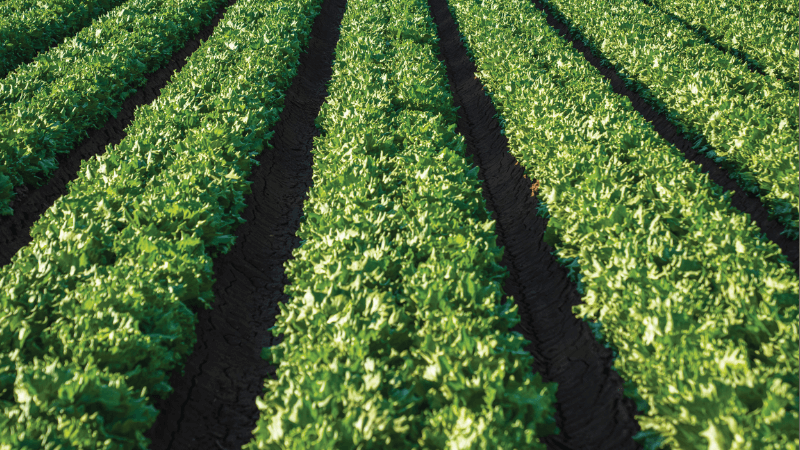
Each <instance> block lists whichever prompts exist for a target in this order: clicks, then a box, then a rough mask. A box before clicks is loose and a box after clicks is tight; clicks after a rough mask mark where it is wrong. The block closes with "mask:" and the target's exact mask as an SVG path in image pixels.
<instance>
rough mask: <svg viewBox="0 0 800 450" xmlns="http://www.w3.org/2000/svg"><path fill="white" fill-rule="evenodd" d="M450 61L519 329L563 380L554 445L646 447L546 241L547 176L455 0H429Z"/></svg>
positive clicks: (543, 369)
mask: <svg viewBox="0 0 800 450" xmlns="http://www.w3.org/2000/svg"><path fill="white" fill-rule="evenodd" d="M429 4H430V6H431V11H432V13H433V17H434V22H435V23H436V25H437V27H438V31H439V37H440V39H441V40H440V42H439V45H440V48H441V51H442V55H443V57H444V61H445V63H446V65H447V73H448V78H449V81H450V86H451V89H452V91H453V96H454V100H455V104H456V105H457V106H459V107H460V109H459V121H458V131H459V132H460V133H462V134H463V135H464V137H465V138H466V141H467V151H468V153H469V154H471V155H472V156H473V158H474V160H475V162H476V163H477V164H478V166H479V167H480V169H479V176H480V177H481V179H482V180H483V193H484V197H485V198H486V202H487V205H488V208H489V209H490V210H491V211H492V214H493V217H494V219H495V220H496V221H497V222H496V223H497V225H496V229H497V235H498V244H499V245H501V246H503V247H504V248H505V252H504V255H503V261H502V263H503V264H504V265H505V266H506V267H507V268H508V270H509V272H510V276H509V278H508V279H507V280H506V283H505V285H504V289H505V292H506V294H507V295H509V296H513V298H514V301H515V302H516V304H517V305H518V308H519V313H520V317H521V322H520V324H518V325H517V327H515V331H519V332H520V333H522V335H523V336H524V337H525V338H526V339H528V340H529V341H531V344H530V345H529V346H528V347H527V348H526V350H527V351H529V352H531V354H533V356H534V367H533V370H534V371H535V372H539V373H541V374H542V377H543V378H544V379H545V380H547V381H555V382H557V383H558V389H557V391H556V399H557V404H556V409H557V413H556V423H557V425H558V427H559V429H560V434H559V435H554V436H550V437H547V438H544V439H543V441H544V442H545V443H546V444H547V446H548V448H549V449H552V450H556V449H557V450H562V449H587V450H588V449H591V450H602V449H609V450H612V449H613V450H626V449H638V448H641V446H639V445H638V444H637V443H636V442H634V441H633V439H632V436H633V435H634V434H636V433H637V432H638V431H639V430H640V428H639V425H638V423H637V422H636V420H635V419H634V415H635V414H636V406H635V404H634V402H633V401H632V400H629V399H627V398H625V397H624V396H623V394H622V392H623V381H622V379H621V378H620V376H619V374H617V372H615V371H613V370H612V369H611V359H612V355H611V351H610V350H608V349H606V348H605V347H603V346H602V345H601V344H600V343H599V342H597V341H596V340H595V339H594V337H593V335H592V333H591V330H590V329H589V327H588V325H587V324H586V323H584V322H583V321H582V320H579V319H577V318H576V317H575V316H574V315H573V314H572V306H573V305H576V304H578V303H579V302H580V301H581V299H580V296H579V294H578V293H577V290H576V286H575V285H574V283H572V282H570V281H569V280H568V279H567V271H566V270H565V269H564V268H563V267H561V266H560V265H559V264H558V262H557V261H556V259H555V258H554V257H553V256H552V254H551V252H553V251H554V249H553V248H552V247H551V246H549V245H547V244H545V243H544V241H543V239H542V238H543V236H544V230H545V227H546V225H547V220H546V219H544V218H542V217H539V216H537V214H536V206H537V199H536V197H535V191H536V189H537V188H538V183H534V182H532V181H531V180H530V179H528V178H527V177H526V176H525V174H524V171H523V169H522V167H521V166H519V165H518V163H517V161H516V159H515V158H514V157H513V156H512V155H511V154H510V153H509V150H508V141H507V139H506V137H505V136H503V135H501V134H500V124H499V123H498V121H497V119H495V118H494V115H495V108H494V105H493V104H492V102H491V100H490V99H489V97H488V96H487V95H486V94H485V93H484V91H483V86H482V84H481V82H480V81H479V80H478V79H477V78H476V77H475V75H474V74H475V72H476V68H475V65H474V63H473V62H472V61H470V59H469V57H468V56H467V52H466V49H465V48H464V46H463V45H462V44H461V41H460V35H459V31H458V27H457V25H456V24H455V22H454V21H453V18H452V16H451V14H450V12H449V10H448V8H447V4H446V0H429Z"/></svg>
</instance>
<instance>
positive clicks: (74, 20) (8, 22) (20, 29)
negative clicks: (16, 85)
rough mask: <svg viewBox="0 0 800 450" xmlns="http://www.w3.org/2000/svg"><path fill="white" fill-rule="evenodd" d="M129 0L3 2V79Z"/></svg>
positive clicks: (0, 10)
mask: <svg viewBox="0 0 800 450" xmlns="http://www.w3.org/2000/svg"><path fill="white" fill-rule="evenodd" d="M125 1H126V0H90V1H88V2H87V1H85V0H39V1H31V0H10V1H7V2H5V3H3V4H0V43H2V45H0V78H3V77H5V76H6V75H8V73H9V72H10V71H12V70H14V68H16V67H17V66H18V65H19V64H21V63H24V62H25V61H28V60H30V59H31V58H33V57H34V56H36V55H37V54H38V53H39V52H41V51H43V50H46V49H48V48H49V47H50V46H51V45H52V44H54V43H57V42H59V41H61V40H62V39H64V38H65V37H66V36H69V35H71V34H74V33H75V32H77V31H78V30H80V29H81V28H83V27H85V26H87V25H88V24H90V23H91V22H92V20H94V19H95V18H96V17H99V16H100V15H101V14H103V13H105V12H107V11H109V10H111V9H112V8H114V7H116V6H118V5H120V4H122V3H123V2H125Z"/></svg>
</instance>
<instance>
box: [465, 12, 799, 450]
mask: <svg viewBox="0 0 800 450" xmlns="http://www.w3.org/2000/svg"><path fill="white" fill-rule="evenodd" d="M559 1H560V0H559ZM449 4H450V6H451V11H452V12H453V14H454V17H456V18H457V21H458V23H459V27H460V30H461V33H462V34H463V36H464V37H465V42H466V45H467V46H468V48H469V49H470V51H471V53H472V56H473V57H474V59H475V62H476V65H477V67H478V70H479V73H478V74H477V75H478V76H479V78H480V79H481V80H482V81H483V83H484V84H485V85H486V86H487V88H488V90H489V92H490V93H491V96H492V99H493V101H494V103H495V105H496V106H497V108H498V112H499V115H500V120H501V123H502V125H503V128H504V132H505V134H506V136H507V137H508V139H509V143H510V147H511V151H512V153H513V154H514V155H515V156H516V158H517V160H519V161H520V164H522V166H523V167H524V168H525V170H526V172H527V174H528V176H529V177H530V178H531V179H536V180H538V181H539V183H540V186H541V188H540V192H541V199H542V202H543V208H542V212H543V213H544V214H549V217H550V220H549V223H548V230H547V232H546V234H545V239H546V240H548V241H550V242H551V243H552V244H553V245H554V246H555V247H556V249H557V255H558V256H559V257H560V258H561V261H562V262H563V263H564V264H565V265H566V266H567V268H568V269H569V270H570V272H571V273H572V274H573V276H574V278H575V279H576V281H578V286H579V290H580V291H581V292H582V293H583V301H584V303H583V304H582V305H580V306H578V307H576V309H575V312H576V313H578V314H579V315H580V316H582V317H583V318H585V319H588V320H591V321H592V322H593V323H592V327H593V328H594V329H595V331H596V332H597V335H598V337H599V338H601V339H603V340H604V341H605V342H606V343H607V344H608V345H609V346H611V348H612V349H614V350H616V351H617V352H618V356H617V358H616V360H615V362H614V367H615V369H616V370H618V371H619V372H620V374H621V376H622V378H623V379H625V380H628V381H629V384H628V388H627V390H626V391H627V392H626V394H627V395H630V396H632V397H634V398H635V399H637V401H638V405H639V408H640V410H642V411H644V412H645V414H644V415H641V416H637V420H638V422H639V424H640V425H641V427H642V429H643V432H642V433H641V434H640V435H639V436H638V438H639V439H641V440H642V441H643V442H644V443H645V444H646V448H655V447H656V446H658V445H659V443H660V444H663V445H664V446H668V448H671V449H673V450H678V449H682V450H688V449H693V450H694V449H698V448H714V449H723V448H724V449H740V450H745V449H748V450H749V449H752V450H755V449H762V450H763V449H769V450H779V449H797V448H798V429H797V421H798V379H797V372H798V344H799V342H798V341H800V339H799V338H798V304H797V298H798V279H797V276H796V275H795V274H794V272H793V270H792V267H791V265H789V264H788V262H787V261H786V258H785V256H783V255H782V254H781V252H780V250H779V249H778V247H777V246H776V245H775V244H773V243H771V242H769V241H767V240H766V239H765V238H764V237H763V236H761V235H760V233H759V230H758V228H757V227H756V226H755V225H754V224H753V223H752V222H751V221H750V219H749V218H748V217H747V216H746V215H744V214H742V213H740V212H739V211H738V210H736V209H734V208H733V207H732V206H731V205H730V200H729V198H728V197H727V196H725V195H722V192H721V189H720V188H719V186H716V185H714V184H713V183H712V182H710V181H709V180H708V177H707V176H706V175H704V174H701V173H700V171H699V170H698V167H697V166H694V165H693V164H691V163H688V162H687V161H685V159H684V158H683V157H682V153H681V152H680V151H679V150H677V149H676V148H675V147H673V146H671V145H668V144H667V143H666V142H665V141H664V140H663V139H661V138H660V137H659V136H658V135H657V134H656V133H655V131H654V130H653V129H652V126H651V125H650V124H648V123H647V122H645V121H644V119H643V118H642V117H641V116H639V115H638V114H637V113H636V111H635V110H634V109H633V108H632V106H631V104H630V102H629V101H628V100H627V99H626V98H624V97H621V96H619V95H616V94H615V93H614V92H613V91H612V89H611V86H610V85H609V83H608V82H607V81H606V80H604V79H603V77H602V76H601V75H600V74H599V73H598V72H597V71H596V70H595V69H594V68H593V67H592V66H591V65H590V64H589V63H588V62H587V61H586V60H585V58H583V56H582V55H581V54H580V53H578V52H577V51H576V50H575V49H574V48H572V46H571V45H570V44H569V43H567V42H566V41H565V40H563V39H561V38H560V37H559V36H558V35H557V34H556V32H555V31H554V30H553V29H552V28H550V27H549V26H548V25H547V22H546V20H545V16H544V14H543V13H542V12H541V11H539V10H537V9H536V8H535V7H534V6H533V5H531V2H530V1H529V0H482V1H475V0H449ZM577 4H578V3H577V2H576V3H575V5H576V7H577ZM581 11H582V12H581V17H589V16H591V14H590V13H592V12H593V11H597V14H600V13H601V12H602V11H603V10H602V9H597V10H594V9H586V8H585V7H584V8H583V9H582V10H581ZM795 177H796V174H795ZM662 448H664V447H662Z"/></svg>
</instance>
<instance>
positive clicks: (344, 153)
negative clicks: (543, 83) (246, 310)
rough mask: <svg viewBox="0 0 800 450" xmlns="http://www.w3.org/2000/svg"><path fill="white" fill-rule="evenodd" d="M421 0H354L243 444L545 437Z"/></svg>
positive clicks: (473, 442) (498, 443)
mask: <svg viewBox="0 0 800 450" xmlns="http://www.w3.org/2000/svg"><path fill="white" fill-rule="evenodd" d="M434 36H435V26H434V25H433V23H432V19H431V18H430V17H429V12H428V7H427V5H426V2H425V1H424V0H389V1H381V2H376V1H373V0H349V1H348V2H347V11H346V13H345V15H344V18H343V22H342V27H341V38H340V41H339V42H338V44H337V47H336V62H335V63H334V67H333V70H334V74H333V79H332V81H331V84H330V86H329V88H328V92H329V96H328V98H327V100H326V102H325V104H324V105H323V108H322V111H321V113H320V116H319V117H318V125H319V126H320V128H321V129H322V131H323V136H322V137H321V138H318V139H317V140H316V142H315V146H314V186H313V187H312V188H311V190H310V192H309V199H308V201H307V202H306V204H305V207H304V214H305V220H304V222H303V223H302V224H301V226H300V230H299V232H298V235H299V237H300V238H301V239H302V245H301V247H300V248H299V249H297V250H296V251H295V253H294V259H292V260H290V261H289V262H288V263H287V271H288V276H289V280H290V282H291V284H290V285H289V286H288V287H287V293H288V294H289V295H290V296H291V298H290V300H289V301H288V303H287V304H285V305H284V304H281V314H280V315H279V316H278V318H277V324H276V326H275V330H274V331H275V333H276V334H281V333H282V334H283V335H284V339H283V342H282V343H281V344H279V345H277V346H275V347H272V348H271V349H268V350H267V351H266V355H268V356H271V357H272V358H273V359H274V360H275V361H277V362H279V363H280V365H279V367H278V371H277V380H268V381H267V387H266V393H265V395H264V397H263V398H261V399H259V401H258V406H259V408H260V409H261V414H262V415H261V419H260V420H259V422H258V427H257V429H256V430H255V432H254V439H253V440H252V441H251V443H250V444H249V445H248V446H247V447H246V448H248V449H250V450H255V449H301V448H302V449H386V448H392V449H398V450H399V449H419V448H425V449H445V448H448V449H485V450H494V449H507V450H511V449H520V448H526V449H544V448H545V447H544V445H543V444H542V443H541V442H540V441H539V438H540V437H542V436H545V435H547V434H551V433H553V432H555V431H556V428H555V419H554V417H553V415H554V412H555V409H554V406H553V404H554V402H555V385H554V384H551V383H547V384H546V383H543V382H542V380H541V378H540V376H539V375H538V374H536V375H533V374H532V373H531V365H532V358H531V356H530V355H529V354H528V353H527V352H525V351H523V350H522V346H523V343H524V339H523V338H522V337H521V336H520V335H519V334H518V333H513V332H510V331H509V329H510V327H511V326H513V325H514V324H515V323H516V322H518V321H519V318H518V316H517V313H516V307H515V306H513V304H512V303H511V302H510V301H505V302H503V301H502V288H501V283H502V281H503V279H504V277H505V276H506V270H505V269H504V268H502V267H501V266H499V264H498V263H499V261H500V258H501V255H502V250H501V249H500V248H499V247H498V246H497V245H496V243H495V239H496V237H495V233H494V222H493V221H492V220H491V217H490V214H489V212H488V211H487V209H486V206H485V203H484V199H483V196H482V193H481V188H480V186H481V182H480V180H479V179H478V176H477V174H478V168H477V167H475V166H473V165H472V164H471V163H470V162H469V161H468V160H467V159H466V158H465V156H464V152H465V145H464V139H463V137H462V136H460V135H458V134H456V133H455V132H454V130H455V121H456V112H455V108H454V107H453V105H452V100H451V96H450V90H449V88H448V85H447V79H446V76H445V70H444V66H443V65H442V63H440V62H439V60H438V59H437V56H436V53H437V52H438V47H437V45H436V40H435V39H436V38H435V37H434Z"/></svg>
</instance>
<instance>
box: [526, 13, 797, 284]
mask: <svg viewBox="0 0 800 450" xmlns="http://www.w3.org/2000/svg"><path fill="white" fill-rule="evenodd" d="M531 1H532V2H533V4H534V5H535V6H536V7H537V8H539V9H541V10H542V11H544V12H545V14H547V23H548V24H549V25H550V26H551V27H553V28H554V29H555V30H556V31H558V33H559V34H560V35H561V36H562V37H563V38H564V39H565V40H567V41H569V42H571V43H572V46H573V47H575V49H577V50H578V51H580V52H581V53H583V56H584V57H585V58H586V60H587V61H589V63H591V64H592V66H594V67H595V68H596V69H597V70H598V71H599V72H600V73H601V74H602V75H603V76H604V77H606V78H608V79H609V81H611V87H612V88H613V89H614V92H616V93H617V94H620V95H624V96H626V97H628V98H629V99H630V101H631V103H632V104H633V108H634V109H635V110H636V111H638V112H639V114H641V115H642V117H644V119H645V120H647V121H648V122H651V123H652V124H653V128H655V130H656V132H657V133H658V134H659V135H660V136H661V137H662V138H664V140H666V141H667V142H669V143H670V144H673V145H675V147H677V148H678V150H680V151H682V152H683V153H684V155H685V156H686V159H687V160H689V161H692V162H694V163H695V164H698V165H700V166H701V167H702V171H703V172H705V173H708V177H709V178H710V179H711V180H712V181H713V182H715V183H717V184H718V185H720V186H722V188H723V189H724V190H725V192H729V191H734V194H733V195H732V196H731V204H732V205H733V206H734V207H735V208H737V209H739V210H740V211H742V212H744V213H747V214H750V218H751V219H752V220H754V221H755V222H756V224H757V225H758V227H759V228H760V229H761V231H762V232H763V233H764V234H766V235H767V238H768V239H769V240H771V241H772V242H774V243H775V244H777V245H778V247H780V249H781V252H782V253H783V254H784V255H786V258H787V259H788V260H789V262H790V263H791V264H792V265H793V266H794V271H795V273H800V272H798V268H799V266H798V257H799V256H800V247H798V241H795V240H791V239H788V238H786V237H784V236H782V235H781V234H780V233H781V232H782V231H783V230H784V226H783V225H781V224H780V223H778V221H777V220H775V219H770V218H769V213H768V211H767V208H766V207H765V206H764V204H763V203H762V202H761V200H759V199H758V198H757V197H751V196H749V195H747V194H745V193H744V192H743V188H742V187H741V186H740V185H739V184H738V183H737V182H736V181H734V180H732V179H731V178H730V176H729V175H728V172H727V171H726V170H725V169H722V168H721V167H719V166H718V165H716V164H715V163H714V161H712V160H711V159H710V158H708V157H706V156H703V155H701V154H699V153H698V152H697V150H695V149H693V148H692V143H691V142H690V141H689V140H688V139H686V137H685V136H684V135H683V134H681V133H680V132H679V131H678V128H677V127H676V126H675V125H673V124H672V123H670V122H669V120H667V117H666V116H665V115H664V114H660V113H657V112H656V111H655V110H654V109H653V107H652V106H650V104H648V103H647V102H646V101H645V100H644V99H642V97H641V96H640V95H639V94H637V93H636V92H634V91H632V90H631V89H629V88H627V87H626V86H625V82H624V81H623V79H622V78H621V77H620V75H619V73H617V71H616V70H614V69H613V68H610V67H606V66H604V65H603V64H602V60H601V59H600V58H599V57H597V56H596V55H595V54H594V53H592V50H591V49H590V48H589V47H588V46H587V45H586V44H584V43H583V39H584V38H583V36H581V35H578V34H577V33H579V32H577V31H576V34H570V32H569V26H568V25H567V24H564V23H562V22H560V21H558V20H557V19H555V18H554V17H553V14H552V13H551V12H550V11H549V10H547V9H546V8H545V7H544V4H542V2H541V1H540V0H531Z"/></svg>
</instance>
